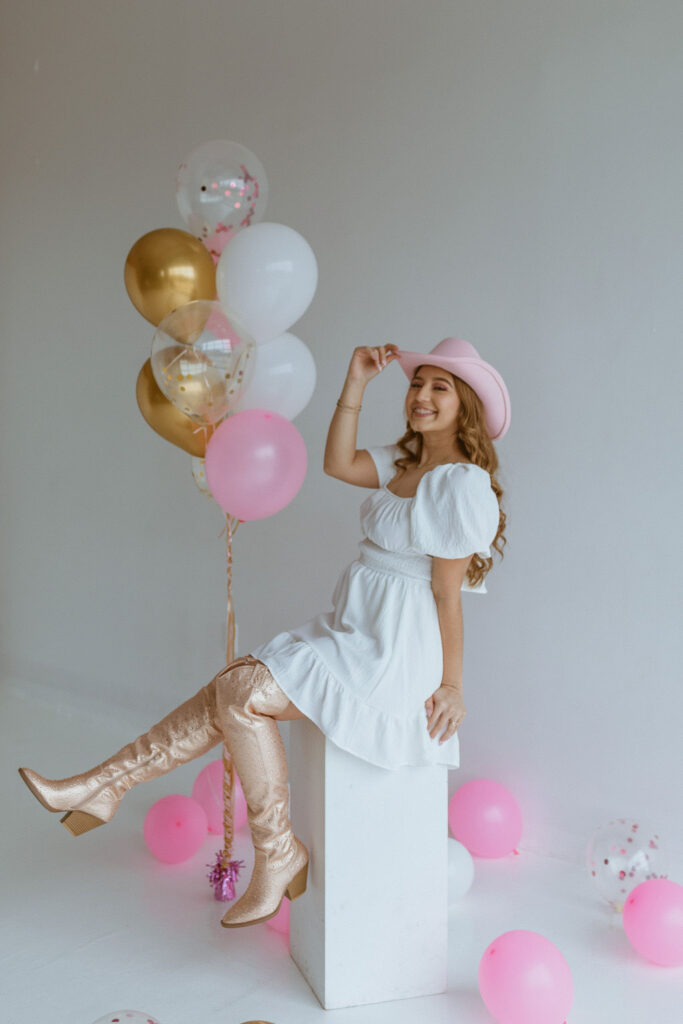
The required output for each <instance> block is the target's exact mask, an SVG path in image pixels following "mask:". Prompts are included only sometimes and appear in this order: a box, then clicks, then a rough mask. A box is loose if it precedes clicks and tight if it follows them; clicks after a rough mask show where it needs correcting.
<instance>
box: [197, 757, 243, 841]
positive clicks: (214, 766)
mask: <svg viewBox="0 0 683 1024" xmlns="http://www.w3.org/2000/svg"><path fill="white" fill-rule="evenodd" d="M223 774H224V769H223V758H219V759H218V760H216V761H211V762H210V763H209V764H207V765H206V766H205V767H204V768H202V770H201V771H200V773H199V775H198V776H197V778H196V779H195V783H194V786H193V787H192V796H193V798H194V799H195V800H196V801H197V803H199V804H201V805H202V807H203V808H204V810H205V811H206V817H207V819H208V822H209V832H212V833H213V834H214V835H222V834H223ZM246 823H247V801H246V800H245V797H244V793H243V792H242V784H241V782H240V780H239V778H238V777H237V775H235V790H234V792H233V797H232V827H233V831H234V832H237V830H238V829H240V828H242V826H243V825H246Z"/></svg>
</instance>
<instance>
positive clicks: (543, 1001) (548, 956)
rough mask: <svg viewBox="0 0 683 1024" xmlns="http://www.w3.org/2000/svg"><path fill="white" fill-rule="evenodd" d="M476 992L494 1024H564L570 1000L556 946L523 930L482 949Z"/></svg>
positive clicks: (564, 963)
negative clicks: (496, 1023) (490, 1014)
mask: <svg viewBox="0 0 683 1024" xmlns="http://www.w3.org/2000/svg"><path fill="white" fill-rule="evenodd" d="M479 992H480V994H481V997H482V999H483V1000H484V1003H485V1004H486V1008H487V1009H488V1010H489V1011H490V1012H491V1013H492V1014H493V1016H494V1017H495V1018H496V1020H497V1021H499V1024H563V1022H565V1021H566V1019H567V1016H568V1014H569V1010H570V1009H571V1005H572V1001H573V998H574V986H573V983H572V976H571V971H570V970H569V964H568V963H567V961H566V960H565V958H564V957H563V955H562V953H560V951H559V949H558V948H557V946H555V945H553V943H552V942H550V940H549V939H546V938H545V936H544V935H539V934H538V932H532V931H525V930H524V929H517V930H515V931H510V932H504V933H503V934H502V935H499V936H498V938H497V939H494V940H493V942H492V943H491V944H490V946H488V947H487V948H486V949H485V950H484V954H483V956H482V958H481V960H480V961H479Z"/></svg>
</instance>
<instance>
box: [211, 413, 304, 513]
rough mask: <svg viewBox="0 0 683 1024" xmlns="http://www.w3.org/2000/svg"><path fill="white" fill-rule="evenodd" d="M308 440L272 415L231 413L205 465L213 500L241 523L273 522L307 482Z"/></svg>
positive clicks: (215, 437)
mask: <svg viewBox="0 0 683 1024" xmlns="http://www.w3.org/2000/svg"><path fill="white" fill-rule="evenodd" d="M307 461H308V460H307V455H306V445H305V444H304V439H303V437H302V436H301V434H300V433H299V431H298V430H297V428H296V427H295V426H294V424H293V423H292V422H291V421H290V420H288V419H287V418H286V417H285V416H281V415H280V413H277V412H271V411H270V410H268V409H245V410H244V411H243V412H236V413H233V415H232V416H228V418H227V419H225V420H223V422H222V423H221V424H220V425H219V426H218V427H217V428H216V430H215V431H214V433H213V435H212V436H211V438H210V440H209V443H208V445H207V446H206V455H205V459H204V465H205V468H206V481H207V483H208V485H209V490H210V491H211V493H212V495H213V496H214V498H215V499H216V501H217V502H218V504H219V505H220V507H221V508H222V509H223V511H224V512H227V513H228V515H231V516H235V517H236V518H237V519H241V520H242V521H248V520H251V519H265V518H266V516H272V515H274V514H275V513H276V512H279V511H280V509H283V508H284V507H285V505H288V504H289V503H290V501H292V499H293V498H294V497H295V495H296V494H297V492H298V491H299V489H300V487H301V485H302V483H303V482H304V478H305V476H306V465H307Z"/></svg>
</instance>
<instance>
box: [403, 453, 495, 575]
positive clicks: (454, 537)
mask: <svg viewBox="0 0 683 1024" xmlns="http://www.w3.org/2000/svg"><path fill="white" fill-rule="evenodd" d="M499 519H500V511H499V508H498V499H497V498H496V495H495V493H494V491H493V489H492V488H491V477H490V476H489V474H488V473H487V472H486V470H485V469H482V467H481V466H475V465H472V464H470V463H465V462H455V463H449V464H447V465H443V466H436V467H435V468H434V469H433V470H431V471H430V472H429V473H426V474H425V475H424V477H423V478H422V480H421V481H420V485H419V487H418V489H417V493H416V495H415V500H414V502H413V505H412V509H411V514H410V535H411V547H412V549H413V550H414V551H418V552H420V553H421V554H424V555H432V556H434V557H436V558H466V557H467V556H468V555H472V554H475V553H476V554H478V555H481V557H483V558H489V557H490V555H491V551H490V545H491V544H492V542H493V540H494V538H495V536H496V533H497V532H498V523H499Z"/></svg>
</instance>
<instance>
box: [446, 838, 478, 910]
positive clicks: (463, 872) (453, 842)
mask: <svg viewBox="0 0 683 1024" xmlns="http://www.w3.org/2000/svg"><path fill="white" fill-rule="evenodd" d="M473 879H474V860H473V859H472V854H471V853H470V851H469V850H468V849H467V847H466V846H463V844H462V843H459V842H458V840H457V839H454V838H453V836H449V837H448V902H449V903H452V902H453V901H457V900H459V899H461V898H462V897H463V896H464V895H465V893H467V892H469V891H470V889H471V887H472V880H473Z"/></svg>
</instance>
